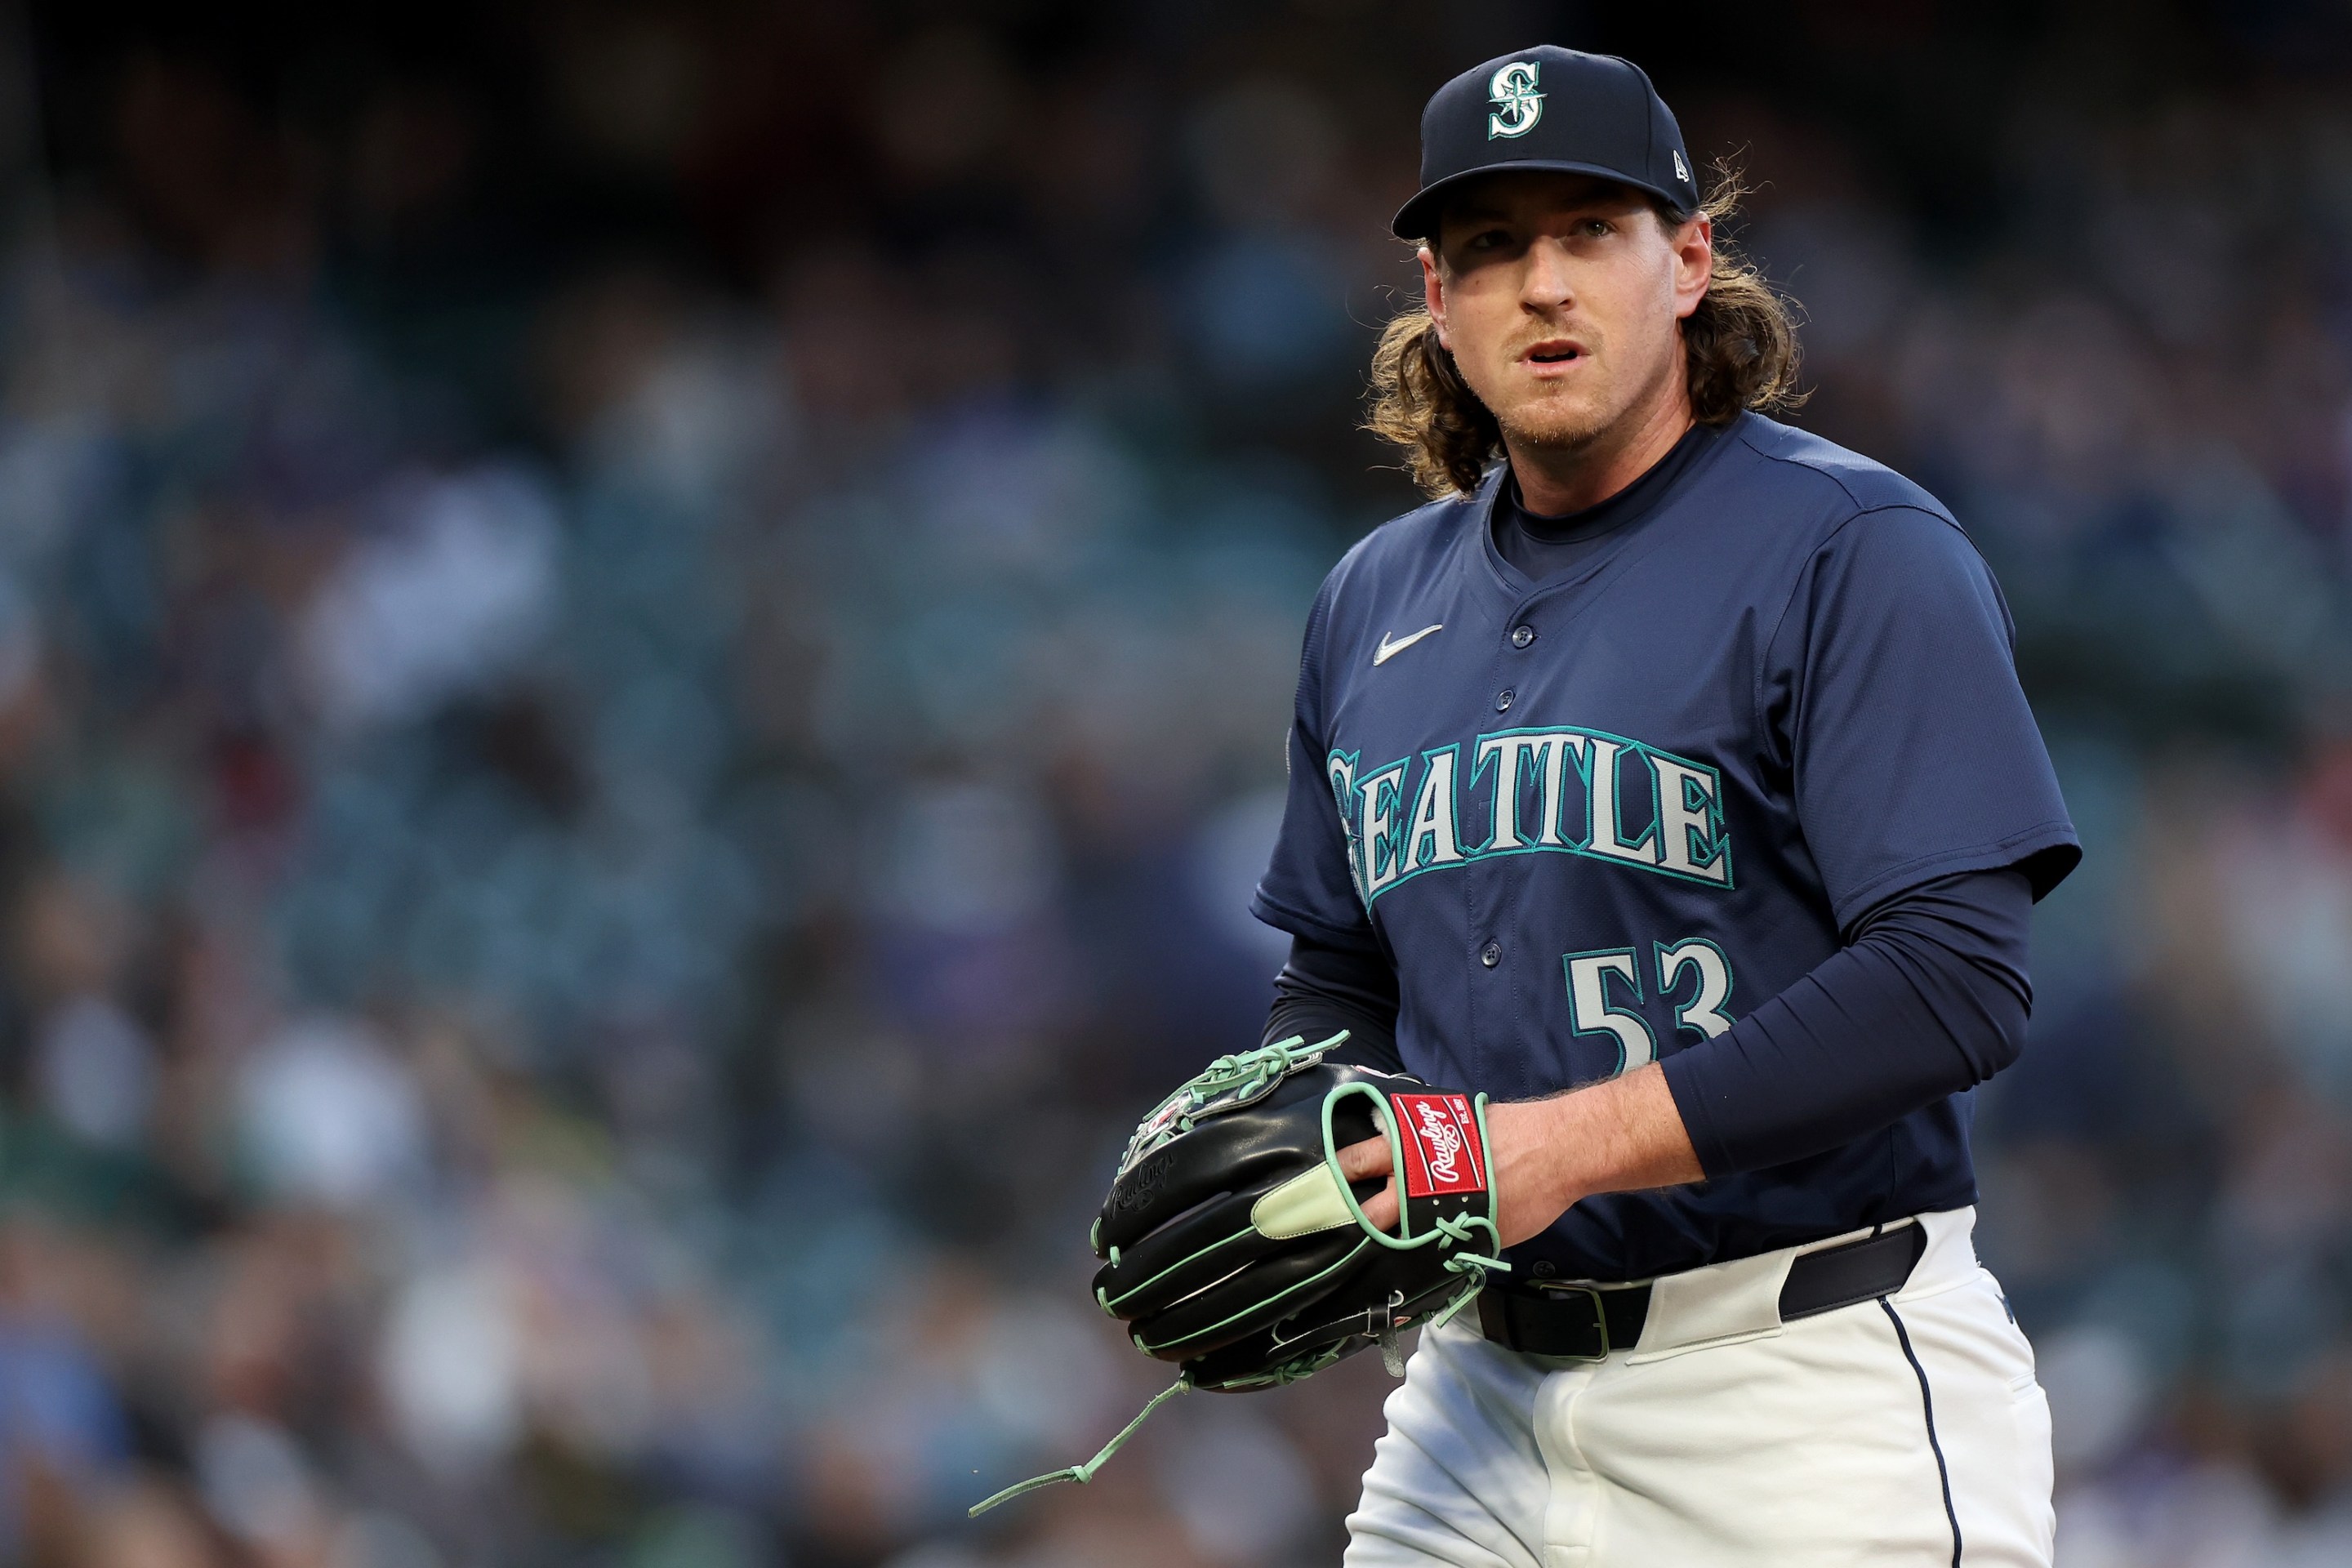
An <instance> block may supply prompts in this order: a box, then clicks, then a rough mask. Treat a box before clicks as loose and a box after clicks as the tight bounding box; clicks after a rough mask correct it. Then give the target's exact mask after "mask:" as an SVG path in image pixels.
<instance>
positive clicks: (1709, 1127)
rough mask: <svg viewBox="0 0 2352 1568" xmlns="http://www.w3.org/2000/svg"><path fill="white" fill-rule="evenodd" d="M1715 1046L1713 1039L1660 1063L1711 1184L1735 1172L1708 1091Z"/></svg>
mask: <svg viewBox="0 0 2352 1568" xmlns="http://www.w3.org/2000/svg"><path fill="white" fill-rule="evenodd" d="M1718 1038H1719V1037H1718ZM1714 1043H1715V1042H1714V1041H1713V1040H1709V1041H1707V1042H1706V1043H1705V1044H1703V1045H1697V1046H1693V1047H1690V1048H1689V1049H1687V1050H1680V1051H1676V1052H1675V1054H1674V1055H1672V1056H1670V1057H1666V1058H1662V1059H1661V1061H1660V1062H1659V1066H1660V1067H1662V1068H1664V1070H1665V1075H1666V1089H1667V1090H1668V1091H1669V1092H1670V1093H1672V1094H1673V1095H1674V1097H1675V1110H1677V1111H1679V1112H1681V1113H1682V1119H1683V1131H1684V1132H1685V1133H1686V1134H1688V1135H1689V1138H1690V1141H1691V1150H1692V1152H1695V1153H1696V1154H1697V1155H1698V1166H1699V1169H1700V1170H1702V1171H1704V1172H1706V1175H1707V1178H1708V1180H1710V1181H1712V1180H1713V1179H1714V1178H1716V1177H1717V1176H1727V1175H1730V1174H1731V1173H1732V1170H1733V1164H1732V1159H1731V1151H1730V1150H1729V1149H1727V1147H1725V1145H1724V1142H1723V1134H1722V1132H1721V1131H1720V1130H1719V1129H1718V1128H1717V1125H1716V1120H1715V1111H1714V1109H1713V1105H1712V1096H1711V1095H1710V1094H1709V1093H1708V1089H1707V1083H1706V1078H1707V1075H1706V1070H1705V1067H1706V1057H1707V1055H1708V1052H1707V1048H1706V1047H1707V1046H1711V1045H1713V1044H1714Z"/></svg>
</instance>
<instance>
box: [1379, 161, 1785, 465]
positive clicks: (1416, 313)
mask: <svg viewBox="0 0 2352 1568" xmlns="http://www.w3.org/2000/svg"><path fill="white" fill-rule="evenodd" d="M1747 194H1748V192H1747V187H1746V186H1744V185H1742V184H1740V182H1739V177H1738V172H1737V171H1735V170H1734V169H1732V168H1730V167H1729V166H1728V165H1727V164H1718V165H1717V169H1716V181H1715V184H1714V186H1713V188H1712V189H1711V190H1709V191H1708V192H1707V194H1706V197H1705V199H1704V200H1702V201H1701V202H1700V203H1699V206H1698V212H1697V213H1696V214H1694V213H1688V212H1681V211H1677V210H1676V209H1675V208H1673V207H1671V206H1668V205H1665V204H1664V203H1659V204H1656V211H1657V215H1658V221H1659V222H1661V223H1663V224H1665V225H1666V226H1668V227H1670V228H1671V227H1679V226H1681V225H1682V224H1684V223H1685V222H1687V221H1688V220H1689V219H1690V218H1692V217H1694V216H1699V215H1700V214H1704V215H1705V216H1707V217H1709V218H1711V219H1713V220H1714V222H1715V224H1716V226H1717V233H1716V238H1715V266H1714V269H1713V271H1712V273H1711V275H1710V276H1709V278H1708V280H1707V287H1706V297H1705V298H1703V299H1701V300H1699V302H1698V309H1697V310H1694V311H1692V312H1691V314H1690V315H1689V317H1687V318H1686V319H1685V321H1683V323H1682V333H1683V356H1684V360H1685V364H1686V366H1687V369H1688V374H1689V377H1690V395H1691V410H1692V412H1693V414H1694V415H1696V417H1697V418H1698V421H1699V422H1700V423H1701V424H1703V425H1721V424H1725V423H1727V422H1728V421H1730V420H1732V419H1734V418H1736V417H1738V416H1739V414H1740V413H1741V412H1742V411H1743V410H1746V409H1750V408H1752V409H1755V410H1757V411H1758V412H1759V413H1770V412H1775V411H1779V410H1783V409H1789V408H1793V407H1795V406H1796V405H1799V404H1801V403H1802V402H1803V401H1804V398H1805V395H1804V394H1803V393H1802V392H1801V391H1799V390H1798V387H1797V363H1798V350H1797V328H1796V321H1795V316H1794V302H1793V301H1791V300H1789V299H1788V298H1787V297H1786V296H1784V295H1783V294H1781V293H1780V290H1779V289H1775V288H1773V286H1772V285H1771V284H1770V283H1769V282H1768V281H1767V280H1766V279H1765V277H1764V275H1763V273H1762V272H1761V271H1759V269H1758V268H1757V267H1756V265H1755V263H1753V262H1752V261H1750V260H1748V258H1747V257H1746V256H1744V255H1742V254H1741V253H1740V251H1739V248H1738V247H1737V246H1735V245H1734V244H1732V243H1731V242H1730V241H1729V240H1727V239H1726V238H1725V237H1724V236H1723V233H1722V226H1723V225H1724V224H1725V223H1726V222H1727V221H1728V220H1729V219H1731V218H1732V217H1734V216H1738V211H1739V199H1740V197H1742V196H1744V195H1747ZM1364 428H1365V429H1367V430H1369V431H1370V432H1371V433H1372V434H1373V435H1375V436H1378V437H1381V439H1382V440H1384V441H1390V442H1393V443H1394V444H1395V445H1397V446H1398V447H1402V449H1403V451H1404V458H1405V470H1406V472H1408V473H1409V474H1411V475H1412V481H1413V483H1415V484H1417V485H1419V486H1420V487H1421V488H1422V489H1423V491H1425V492H1426V493H1427V494H1429V495H1431V496H1433V497H1441V496H1447V495H1454V494H1462V495H1467V494H1469V493H1470V492H1471V491H1473V490H1475V489H1477V488H1478V482H1479V480H1480V479H1483V478H1485V476H1486V469H1487V467H1488V466H1489V465H1490V464H1492V463H1493V462H1494V461H1495V459H1496V458H1497V457H1499V456H1500V455H1501V454H1502V449H1503V432H1502V428H1501V426H1498V425H1497V424H1496V422H1495V416H1493V415H1492V414H1490V413H1488V412H1487V411H1486V405H1485V404H1483V403H1481V402H1479V401H1478V397H1477V395H1476V394H1475V393H1474V392H1472V391H1471V390H1470V387H1469V384H1467V383H1465V381H1464V380H1463V379H1462V373H1461V372H1460V371H1459V370H1457V369H1456V368H1455V367H1454V355H1453V354H1452V353H1449V352H1447V350H1446V348H1445V346H1444V344H1442V343H1440V342H1438V341H1437V323H1436V322H1435V321H1432V320H1431V319H1430V315H1429V312H1428V310H1424V309H1423V308H1422V307H1420V306H1417V305H1416V306H1414V307H1413V308H1412V309H1411V310H1405V311H1403V312H1402V313H1401V314H1400V315H1398V316H1397V317H1396V318H1395V319H1394V320H1393V321H1390V322H1389V324H1388V325H1387V327H1385V328H1384V329H1382V331H1381V342H1380V346H1379V347H1378V348H1376V349H1374V350H1373V351H1372V371H1371V407H1370V413H1369V415H1368V416H1367V417H1366V418H1365V420H1364Z"/></svg>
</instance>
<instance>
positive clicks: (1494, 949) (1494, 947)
mask: <svg viewBox="0 0 2352 1568" xmlns="http://www.w3.org/2000/svg"><path fill="white" fill-rule="evenodd" d="M1478 962H1479V963H1483V964H1485V965H1486V967H1487V968H1489V969H1492V968H1494V967H1495V965H1496V964H1498V963H1502V962H1503V944H1502V943H1501V942H1488V943H1487V944H1486V946H1484V947H1482V948H1480V949H1479V950H1478Z"/></svg>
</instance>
